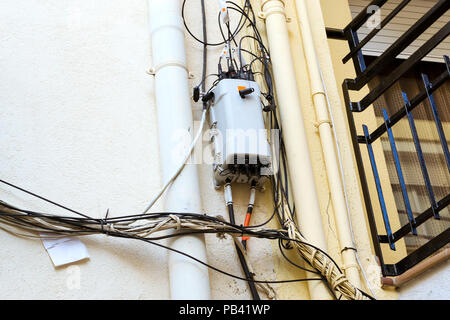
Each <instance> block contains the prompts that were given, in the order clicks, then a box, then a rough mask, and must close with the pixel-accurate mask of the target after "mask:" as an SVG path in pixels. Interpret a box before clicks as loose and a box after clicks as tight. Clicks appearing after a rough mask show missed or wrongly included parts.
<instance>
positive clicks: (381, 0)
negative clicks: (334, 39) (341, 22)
mask: <svg viewBox="0 0 450 320" xmlns="http://www.w3.org/2000/svg"><path fill="white" fill-rule="evenodd" d="M387 1H388V0H373V1H372V2H371V3H369V4H368V5H367V7H365V8H364V10H363V11H361V12H360V13H359V14H358V15H357V16H356V17H355V18H354V19H353V20H352V21H351V22H350V23H349V24H348V25H347V26H346V27H345V28H344V30H345V31H347V30H350V29H353V30H354V29H359V28H360V27H361V26H362V25H363V23H364V22H366V21H367V20H368V19H369V18H370V17H371V16H372V15H373V14H374V13H375V12H370V10H369V8H370V7H371V6H378V7H382V6H383V5H384V4H385V3H386V2H387Z"/></svg>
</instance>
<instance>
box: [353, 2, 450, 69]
mask: <svg viewBox="0 0 450 320" xmlns="http://www.w3.org/2000/svg"><path fill="white" fill-rule="evenodd" d="M401 1H402V0H389V1H388V2H387V3H386V4H385V5H383V7H382V8H381V15H380V17H381V19H383V18H385V17H386V16H387V15H388V14H389V13H390V12H391V11H392V10H393V9H394V8H395V7H396V6H397V5H398V4H399V3H400V2H401ZM437 1H438V0H412V1H411V2H410V3H409V4H408V5H407V6H406V7H405V8H404V9H403V10H402V11H401V12H400V13H399V14H398V15H397V16H396V17H395V18H394V19H393V20H392V21H391V22H390V23H389V24H388V25H387V26H386V27H384V28H383V29H382V30H380V32H379V33H378V34H377V35H376V36H375V37H374V38H373V39H372V40H371V41H370V42H369V43H368V44H367V45H365V46H364V49H363V54H365V55H370V56H379V55H381V54H382V53H383V52H384V51H386V49H387V48H389V46H390V45H391V44H392V43H394V42H395V41H396V40H397V39H398V38H399V37H400V36H401V35H402V34H403V33H404V32H405V31H406V30H408V29H409V28H410V27H411V26H412V25H413V24H414V23H415V22H416V21H417V20H419V19H420V18H421V17H422V16H423V15H424V14H425V13H426V12H427V11H428V10H429V9H430V8H432V7H433V6H434V5H435V4H436V3H437ZM370 2H371V0H349V4H350V8H351V12H352V17H353V18H354V17H355V16H356V15H358V14H359V13H360V12H361V11H363V10H365V8H366V7H367V6H368V5H369V4H370ZM448 21H450V10H449V11H447V12H446V13H445V14H444V15H443V16H442V17H441V18H440V19H439V20H438V21H436V22H435V23H434V24H433V25H432V26H431V27H430V28H428V30H426V31H425V32H424V34H422V35H421V36H420V37H419V38H418V39H417V40H416V41H414V42H413V43H412V44H411V45H410V46H409V47H408V48H406V49H405V50H404V51H403V52H402V53H401V54H400V55H399V56H398V58H400V59H406V58H408V57H409V56H410V55H411V54H412V53H414V52H415V51H416V50H417V49H418V48H419V47H420V46H421V45H423V44H424V43H425V42H426V41H427V40H428V39H429V38H431V37H432V36H433V35H434V34H436V33H437V32H438V31H439V30H440V28H442V27H443V26H444V25H445V24H446V23H447V22H448ZM371 30H372V29H371V28H370V25H364V26H363V27H361V29H360V30H359V31H358V36H359V39H360V40H362V39H364V37H365V36H366V35H367V34H369V33H370V31H371ZM444 54H446V55H449V54H450V39H449V38H447V39H446V40H444V41H443V42H442V43H441V44H440V45H439V46H438V47H436V48H435V49H434V50H433V51H432V52H430V54H429V55H428V56H427V57H425V58H424V59H423V60H424V61H433V62H442V61H443V59H442V56H443V55H444Z"/></svg>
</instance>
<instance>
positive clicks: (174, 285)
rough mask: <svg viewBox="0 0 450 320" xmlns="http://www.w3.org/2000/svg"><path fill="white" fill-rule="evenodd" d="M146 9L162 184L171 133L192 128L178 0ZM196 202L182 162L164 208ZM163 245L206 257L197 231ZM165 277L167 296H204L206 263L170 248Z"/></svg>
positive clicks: (192, 178)
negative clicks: (168, 282) (168, 284)
mask: <svg viewBox="0 0 450 320" xmlns="http://www.w3.org/2000/svg"><path fill="white" fill-rule="evenodd" d="M149 13H150V32H151V41H152V57H153V63H154V67H153V69H154V72H155V96H156V105H157V110H158V126H159V141H160V158H161V170H162V179H163V183H164V184H165V183H166V182H167V181H169V180H170V178H171V176H172V175H173V174H174V172H176V170H177V169H178V168H179V166H180V162H181V161H182V160H183V159H181V158H182V157H177V156H175V155H174V151H173V150H176V148H177V147H179V143H180V141H179V140H178V139H174V138H175V135H176V134H177V133H180V132H183V131H184V132H189V133H190V135H191V136H192V135H193V134H194V128H193V119H192V110H191V102H190V91H189V84H188V71H187V64H186V51H185V43H184V26H183V21H182V18H181V0H149ZM180 152H181V153H183V152H182V151H180ZM201 208H202V204H201V198H200V186H199V181H198V172H197V166H196V165H195V164H187V165H186V166H185V167H184V169H183V171H182V172H181V173H180V175H179V176H178V177H177V178H176V180H174V182H173V183H172V184H171V185H170V187H169V188H168V189H167V191H166V194H165V210H166V211H168V212H190V213H201V212H202V210H201ZM169 245H170V247H171V248H173V249H176V250H179V251H183V252H185V253H187V254H189V255H192V256H194V257H195V258H197V259H199V260H201V261H203V262H206V247H205V240H204V236H203V235H198V236H197V235H195V236H194V235H189V236H183V237H179V238H173V240H171V241H170V242H169ZM169 280H170V296H171V299H174V300H180V299H183V300H189V299H201V300H208V299H210V287H209V276H208V270H207V267H205V266H203V265H201V264H199V263H197V262H195V261H193V260H191V259H189V258H187V257H185V256H182V255H180V254H177V253H174V252H172V251H169Z"/></svg>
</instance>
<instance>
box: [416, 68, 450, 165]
mask: <svg viewBox="0 0 450 320" xmlns="http://www.w3.org/2000/svg"><path fill="white" fill-rule="evenodd" d="M422 80H423V83H424V85H425V90H426V92H427V96H428V101H430V105H431V110H432V111H433V117H434V122H435V123H436V129H437V131H438V135H439V139H440V140H441V145H442V150H444V155H445V161H446V162H447V169H448V170H449V171H450V153H449V151H448V145H447V139H446V137H445V133H444V129H443V128H442V122H441V117H440V115H439V112H438V110H437V105H436V102H435V100H434V97H433V94H431V93H430V92H429V89H430V86H431V84H430V80H429V79H428V76H427V75H426V74H424V73H422Z"/></svg>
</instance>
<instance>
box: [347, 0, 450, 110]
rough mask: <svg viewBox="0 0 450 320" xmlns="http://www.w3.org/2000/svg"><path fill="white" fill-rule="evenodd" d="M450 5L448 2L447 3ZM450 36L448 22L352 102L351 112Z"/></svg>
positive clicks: (364, 103) (364, 104)
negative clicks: (374, 85)
mask: <svg viewBox="0 0 450 320" xmlns="http://www.w3.org/2000/svg"><path fill="white" fill-rule="evenodd" d="M448 3H449V4H450V1H448ZM449 34H450V22H448V23H447V24H446V25H445V27H443V28H442V29H441V30H439V31H438V32H437V33H436V34H435V35H434V36H433V37H431V39H429V40H428V41H427V42H426V43H425V44H423V45H422V46H421V47H420V48H419V49H417V50H416V51H415V52H414V53H413V54H412V55H411V56H410V57H409V58H408V59H407V60H405V61H404V62H403V63H402V64H401V65H400V66H398V67H397V68H396V69H395V70H394V71H392V72H391V73H390V74H389V77H387V78H386V79H385V80H384V81H383V82H382V83H381V84H380V85H378V86H377V87H376V88H375V89H373V90H371V91H370V92H369V94H367V95H366V96H365V97H364V98H363V99H362V100H361V101H360V102H356V103H355V102H352V111H355V112H361V111H364V110H365V109H366V108H367V107H368V106H369V105H371V104H372V103H373V102H374V101H375V100H376V99H378V98H379V97H380V96H381V95H382V94H383V93H385V92H386V90H388V89H389V88H390V87H392V85H393V84H394V83H395V82H396V81H398V80H399V79H400V78H401V77H402V76H403V75H404V74H405V73H406V72H408V71H409V70H410V69H411V68H412V67H414V66H415V65H416V64H417V63H418V62H420V61H421V60H422V59H423V58H424V57H425V56H426V55H427V54H428V53H430V52H431V51H432V50H433V49H434V48H435V47H437V46H438V45H439V43H441V42H442V41H443V40H444V39H445V38H446V37H447V36H448V35H449Z"/></svg>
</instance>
